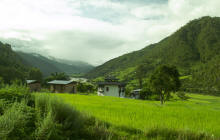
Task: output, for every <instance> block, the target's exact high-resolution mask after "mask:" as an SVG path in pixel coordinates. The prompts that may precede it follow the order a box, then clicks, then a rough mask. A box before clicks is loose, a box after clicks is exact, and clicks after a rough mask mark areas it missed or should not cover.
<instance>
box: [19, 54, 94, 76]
mask: <svg viewBox="0 0 220 140" xmlns="http://www.w3.org/2000/svg"><path fill="white" fill-rule="evenodd" d="M17 53H18V54H19V56H20V57H21V58H22V59H23V63H24V64H26V65H29V66H32V67H37V68H39V69H40V70H41V71H42V73H43V74H44V76H49V75H50V74H51V73H54V72H65V73H66V74H74V73H85V72H88V71H89V70H91V69H92V68H93V66H92V65H89V64H87V63H82V62H75V63H74V62H71V61H70V62H71V63H67V62H65V61H64V60H58V59H55V58H47V57H44V56H42V55H39V54H34V53H24V52H17Z"/></svg>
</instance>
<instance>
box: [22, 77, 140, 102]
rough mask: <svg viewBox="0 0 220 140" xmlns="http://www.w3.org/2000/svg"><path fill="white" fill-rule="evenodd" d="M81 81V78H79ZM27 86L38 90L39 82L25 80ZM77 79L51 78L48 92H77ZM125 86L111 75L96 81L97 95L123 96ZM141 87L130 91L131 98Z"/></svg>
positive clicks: (34, 90) (137, 93) (39, 88)
mask: <svg viewBox="0 0 220 140" xmlns="http://www.w3.org/2000/svg"><path fill="white" fill-rule="evenodd" d="M80 81H82V80H80ZM26 82H27V86H28V87H29V89H30V91H31V92H39V91H40V90H41V84H40V82H39V81H37V80H27V81H26ZM78 82H79V81H77V80H75V79H74V80H73V79H71V80H53V81H49V82H47V84H48V85H49V86H50V87H49V89H50V92H52V93H76V92H77V84H78ZM125 86H126V84H125V83H123V82H119V79H117V78H113V77H107V78H105V80H104V81H101V82H97V94H98V95H99V96H114V97H121V98H124V97H125ZM140 91H141V89H137V90H133V91H132V92H131V98H133V99H138V98H140Z"/></svg>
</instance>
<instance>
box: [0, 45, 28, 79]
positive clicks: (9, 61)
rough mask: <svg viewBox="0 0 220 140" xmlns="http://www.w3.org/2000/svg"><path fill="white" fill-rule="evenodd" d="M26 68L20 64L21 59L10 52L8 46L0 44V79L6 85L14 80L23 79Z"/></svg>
mask: <svg viewBox="0 0 220 140" xmlns="http://www.w3.org/2000/svg"><path fill="white" fill-rule="evenodd" d="M27 72H28V68H27V67H26V66H25V65H23V64H22V59H21V58H20V57H19V56H18V55H17V54H16V53H15V52H13V51H12V49H11V46H10V45H9V44H3V43H1V42H0V77H1V78H3V80H4V81H5V82H6V83H9V82H11V81H13V80H15V79H21V80H24V79H25V75H26V74H27Z"/></svg>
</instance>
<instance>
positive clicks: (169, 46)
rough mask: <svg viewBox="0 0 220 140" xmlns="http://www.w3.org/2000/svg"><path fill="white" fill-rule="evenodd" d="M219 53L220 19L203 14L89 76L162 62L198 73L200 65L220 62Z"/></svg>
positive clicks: (98, 68) (96, 69)
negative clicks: (160, 39)
mask: <svg viewBox="0 0 220 140" xmlns="http://www.w3.org/2000/svg"><path fill="white" fill-rule="evenodd" d="M219 56H220V18H219V17H215V18H212V17H203V18H200V19H196V20H193V21H191V22H189V23H188V24H187V25H185V26H183V27H182V28H180V29H179V30H178V31H176V32H175V33H174V34H172V35H171V36H169V37H167V38H165V39H163V40H162V41H160V42H159V43H156V44H152V45H149V46H147V47H145V48H144V49H142V50H139V51H136V52H132V53H129V54H125V55H123V56H120V57H118V58H115V59H112V60H110V61H108V62H106V63H105V64H103V65H101V66H98V67H97V68H95V69H94V70H92V71H90V72H89V73H88V74H87V77H88V78H97V77H101V76H105V75H108V74H115V75H116V76H118V74H120V72H126V70H127V69H130V68H132V67H133V72H134V71H135V68H134V67H137V66H138V65H140V64H142V63H144V64H146V65H148V66H151V67H153V68H155V67H156V66H158V65H160V64H172V65H176V66H177V67H178V68H179V70H180V71H181V74H182V75H189V74H194V75H196V71H197V73H198V72H200V69H199V68H201V67H205V66H206V67H207V66H208V65H213V64H215V63H217V64H219V61H218V60H220V59H219ZM211 61H212V62H211ZM210 67H211V66H210ZM210 67H208V68H210ZM206 72H207V71H206ZM131 73H132V72H131ZM129 74H130V73H128V75H127V76H129ZM207 78H210V76H209V75H208V76H207Z"/></svg>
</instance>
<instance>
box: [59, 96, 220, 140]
mask: <svg viewBox="0 0 220 140" xmlns="http://www.w3.org/2000/svg"><path fill="white" fill-rule="evenodd" d="M57 96H59V97H61V98H63V99H64V101H65V102H66V103H68V104H72V105H73V106H74V107H75V108H76V109H77V110H79V111H80V112H84V113H86V114H89V115H91V116H94V117H95V118H96V119H97V120H100V121H104V122H107V123H109V124H111V125H112V126H114V127H115V128H119V129H118V130H117V131H118V132H119V133H122V134H121V135H129V133H130V131H120V130H122V129H120V128H123V129H125V128H127V129H134V130H140V131H141V132H143V133H148V132H149V131H152V130H157V131H163V130H167V131H168V130H169V131H172V130H175V131H178V132H187V133H188V132H190V133H195V134H200V133H201V134H205V135H209V136H211V138H212V139H219V138H220V97H215V96H206V95H198V94H189V95H188V96H190V97H191V98H190V99H188V100H187V101H182V100H173V101H168V102H166V103H165V105H160V102H159V101H143V100H135V99H124V98H117V97H100V96H94V95H78V94H74V95H72V94H57Z"/></svg>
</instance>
